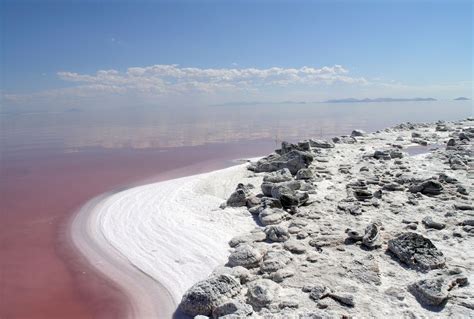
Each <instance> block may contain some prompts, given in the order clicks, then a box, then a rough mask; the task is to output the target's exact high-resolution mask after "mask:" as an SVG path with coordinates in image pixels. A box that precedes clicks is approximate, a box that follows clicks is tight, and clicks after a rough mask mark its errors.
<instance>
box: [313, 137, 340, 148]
mask: <svg viewBox="0 0 474 319" xmlns="http://www.w3.org/2000/svg"><path fill="white" fill-rule="evenodd" d="M309 145H311V147H316V148H333V147H334V143H333V142H330V141H325V140H311V139H310V140H309Z"/></svg>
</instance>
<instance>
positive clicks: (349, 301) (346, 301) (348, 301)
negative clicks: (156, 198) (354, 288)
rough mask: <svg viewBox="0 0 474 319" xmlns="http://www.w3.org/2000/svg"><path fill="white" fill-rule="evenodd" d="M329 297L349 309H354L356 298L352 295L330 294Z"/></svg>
mask: <svg viewBox="0 0 474 319" xmlns="http://www.w3.org/2000/svg"><path fill="white" fill-rule="evenodd" d="M329 297H331V298H332V299H334V300H336V301H339V302H340V303H341V304H343V305H345V306H348V307H354V305H355V303H354V296H352V295H351V294H347V293H330V294H329Z"/></svg>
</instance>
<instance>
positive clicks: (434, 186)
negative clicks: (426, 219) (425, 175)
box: [409, 180, 443, 195]
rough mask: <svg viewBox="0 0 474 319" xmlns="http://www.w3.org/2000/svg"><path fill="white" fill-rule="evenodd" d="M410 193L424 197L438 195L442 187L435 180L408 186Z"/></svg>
mask: <svg viewBox="0 0 474 319" xmlns="http://www.w3.org/2000/svg"><path fill="white" fill-rule="evenodd" d="M409 191H410V192H412V193H422V194H425V195H439V194H441V192H442V191H443V185H441V184H440V183H439V182H438V181H435V180H427V181H424V182H422V183H419V184H416V185H413V186H410V188H409Z"/></svg>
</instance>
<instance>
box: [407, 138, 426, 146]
mask: <svg viewBox="0 0 474 319" xmlns="http://www.w3.org/2000/svg"><path fill="white" fill-rule="evenodd" d="M411 142H412V143H415V144H420V145H422V146H427V145H428V142H427V141H425V140H422V139H421V138H413V139H412V140H411Z"/></svg>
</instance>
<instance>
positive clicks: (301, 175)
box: [296, 168, 313, 180]
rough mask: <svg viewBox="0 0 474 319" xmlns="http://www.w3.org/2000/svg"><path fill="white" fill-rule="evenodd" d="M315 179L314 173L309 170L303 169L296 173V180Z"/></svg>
mask: <svg viewBox="0 0 474 319" xmlns="http://www.w3.org/2000/svg"><path fill="white" fill-rule="evenodd" d="M311 178H313V172H312V171H311V170H310V169H309V168H302V169H300V170H299V171H298V173H296V179H298V180H308V179H311Z"/></svg>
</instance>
